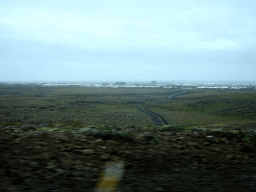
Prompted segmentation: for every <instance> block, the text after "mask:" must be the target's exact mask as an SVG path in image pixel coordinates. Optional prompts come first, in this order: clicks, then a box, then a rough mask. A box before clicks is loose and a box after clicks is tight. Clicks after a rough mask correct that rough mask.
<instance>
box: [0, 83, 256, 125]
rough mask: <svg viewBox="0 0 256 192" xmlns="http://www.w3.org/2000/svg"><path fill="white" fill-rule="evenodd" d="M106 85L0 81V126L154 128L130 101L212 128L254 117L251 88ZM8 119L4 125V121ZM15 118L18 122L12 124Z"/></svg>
mask: <svg viewBox="0 0 256 192" xmlns="http://www.w3.org/2000/svg"><path fill="white" fill-rule="evenodd" d="M179 91H180V90H178V89H158V88H156V89H133V88H131V89H130V88H129V89H106V88H81V87H39V86H38V87H29V86H1V85H0V93H1V95H0V104H1V108H0V121H1V122H2V123H1V124H2V125H19V124H40V123H42V124H43V123H45V122H46V123H49V124H51V125H48V126H49V127H56V128H63V127H65V126H64V125H69V126H71V127H88V126H89V125H95V126H102V127H104V126H108V127H122V126H127V125H134V126H136V127H149V128H150V129H152V128H153V127H154V122H153V121H152V119H151V118H150V117H149V116H148V115H146V114H145V113H141V112H140V111H139V110H138V109H136V108H135V107H134V104H138V105H140V106H141V107H142V108H143V107H145V109H147V110H149V111H151V112H153V113H156V114H158V115H160V116H162V117H163V118H164V119H165V120H166V121H167V122H168V123H169V124H171V125H173V126H176V128H177V129H178V126H180V128H179V129H186V128H188V127H192V126H193V127H195V126H198V127H200V126H201V127H206V126H212V128H217V127H221V126H222V125H223V126H224V125H229V124H232V123H233V122H234V120H238V121H239V122H241V123H242V122H244V121H247V120H253V119H255V117H256V90H210V89H209V90H199V89H192V90H187V93H186V94H184V95H178V96H176V97H175V98H174V99H168V98H167V97H168V96H169V95H171V94H174V93H176V92H179ZM7 122H8V123H7ZM16 122H17V123H16Z"/></svg>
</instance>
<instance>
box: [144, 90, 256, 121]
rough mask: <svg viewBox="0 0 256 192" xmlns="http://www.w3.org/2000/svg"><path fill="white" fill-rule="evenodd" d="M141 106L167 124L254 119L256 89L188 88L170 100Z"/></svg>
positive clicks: (255, 113)
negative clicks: (162, 118)
mask: <svg viewBox="0 0 256 192" xmlns="http://www.w3.org/2000/svg"><path fill="white" fill-rule="evenodd" d="M145 107H146V108H148V109H150V110H151V111H155V112H157V113H159V114H161V115H162V116H163V117H164V118H165V119H166V120H167V121H168V123H169V124H178V125H209V124H230V123H233V122H234V121H236V122H243V121H247V120H254V119H255V117H256V91H255V90H209V89H208V90H198V89H195V90H188V91H187V94H184V95H179V96H177V97H175V99H174V100H169V101H166V102H165V103H151V104H150V105H147V106H145Z"/></svg>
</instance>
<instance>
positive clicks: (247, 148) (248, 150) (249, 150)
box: [241, 145, 255, 153]
mask: <svg viewBox="0 0 256 192" xmlns="http://www.w3.org/2000/svg"><path fill="white" fill-rule="evenodd" d="M254 150H255V147H254V146H252V145H245V146H243V148H242V149H241V151H242V152H245V153H253V152H254Z"/></svg>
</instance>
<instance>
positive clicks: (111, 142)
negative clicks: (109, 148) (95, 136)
mask: <svg viewBox="0 0 256 192" xmlns="http://www.w3.org/2000/svg"><path fill="white" fill-rule="evenodd" d="M106 143H107V144H110V145H119V143H118V142H117V141H115V140H108V141H106Z"/></svg>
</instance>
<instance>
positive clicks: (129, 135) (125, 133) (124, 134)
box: [120, 131, 131, 138]
mask: <svg viewBox="0 0 256 192" xmlns="http://www.w3.org/2000/svg"><path fill="white" fill-rule="evenodd" d="M120 135H121V136H122V137H124V138H131V134H130V133H128V132H125V131H121V133H120Z"/></svg>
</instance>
